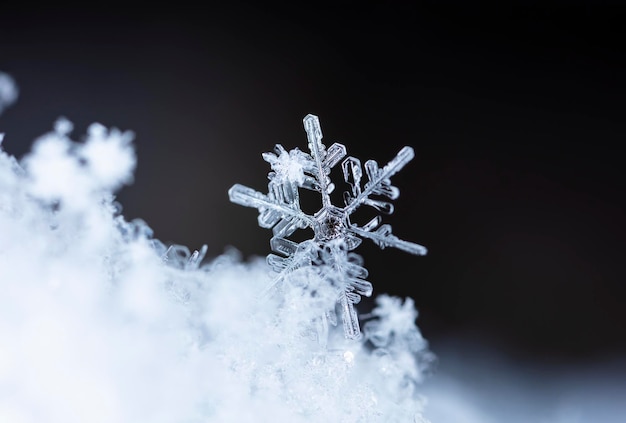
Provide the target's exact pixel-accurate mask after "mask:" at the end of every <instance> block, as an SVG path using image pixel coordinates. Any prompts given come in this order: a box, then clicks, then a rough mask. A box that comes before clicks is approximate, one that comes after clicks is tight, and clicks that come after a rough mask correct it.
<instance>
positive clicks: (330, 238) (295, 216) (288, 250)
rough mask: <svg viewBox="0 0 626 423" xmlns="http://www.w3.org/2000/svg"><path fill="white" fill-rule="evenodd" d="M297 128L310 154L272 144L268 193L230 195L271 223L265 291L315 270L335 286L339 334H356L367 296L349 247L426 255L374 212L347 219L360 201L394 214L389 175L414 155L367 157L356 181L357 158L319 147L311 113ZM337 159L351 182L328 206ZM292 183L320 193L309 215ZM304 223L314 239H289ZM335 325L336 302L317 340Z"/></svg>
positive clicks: (407, 151) (408, 151) (341, 149)
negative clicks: (360, 219)
mask: <svg viewBox="0 0 626 423" xmlns="http://www.w3.org/2000/svg"><path fill="white" fill-rule="evenodd" d="M304 128H305V131H306V134H307V138H308V144H309V150H310V153H308V154H307V153H305V152H303V151H300V150H299V149H297V148H296V149H293V150H291V151H289V152H287V151H286V150H285V149H284V148H283V146H281V145H280V144H278V145H276V147H275V149H274V151H275V152H274V153H265V154H263V158H264V159H265V161H267V162H268V163H269V164H270V166H271V168H272V171H271V172H270V173H269V175H268V177H269V184H268V194H263V193H260V192H258V191H255V190H253V189H252V188H249V187H246V186H243V185H239V184H236V185H234V186H233V187H232V188H231V189H230V190H229V196H230V200H231V201H233V202H235V203H237V204H241V205H243V206H248V207H255V208H257V209H258V210H259V218H258V221H259V225H260V226H261V227H264V228H272V231H273V237H272V238H271V240H270V246H271V249H272V251H273V252H275V253H277V254H270V255H268V257H267V261H268V263H269V264H270V265H271V267H272V269H273V270H274V271H275V272H276V277H275V278H274V280H273V282H272V284H271V286H270V288H269V289H272V288H273V287H274V286H276V285H277V284H278V283H279V282H281V281H282V280H284V278H285V277H286V276H287V275H290V274H292V273H293V272H295V271H297V270H299V269H303V268H307V269H309V270H312V271H314V272H316V273H317V274H318V275H319V276H321V279H322V280H324V281H326V282H329V283H330V284H331V285H332V286H333V287H334V288H335V290H336V291H337V303H338V304H339V308H340V310H341V318H342V321H343V328H344V334H345V336H346V338H349V339H358V338H359V337H360V336H361V330H360V327H359V320H358V317H357V313H356V310H355V307H354V305H355V304H357V303H359V301H360V300H361V295H365V296H370V295H371V294H372V284H371V283H370V282H368V281H367V280H366V278H367V275H368V273H367V270H366V269H365V268H364V267H363V260H362V259H361V257H360V256H359V255H357V254H355V253H352V252H351V251H352V250H354V249H355V248H356V247H358V246H359V244H360V243H361V239H362V238H366V239H370V240H372V241H373V242H374V243H376V244H377V245H378V246H379V247H381V248H385V247H394V248H398V249H401V250H404V251H406V252H409V253H412V254H417V255H423V254H426V248H425V247H423V246H421V245H418V244H415V243H412V242H408V241H403V240H401V239H399V238H398V237H396V236H395V235H393V234H392V232H391V226H390V225H388V224H382V217H381V215H380V214H377V215H376V216H375V217H374V218H373V219H371V220H370V221H369V222H368V223H366V224H364V225H362V226H359V225H358V224H356V223H354V222H352V221H351V215H352V214H353V213H354V212H355V211H356V210H357V209H358V208H359V207H361V206H370V207H373V208H374V209H376V210H377V211H378V212H380V213H384V214H391V213H393V204H391V203H390V202H389V201H387V199H390V200H395V199H396V198H398V195H399V190H398V188H396V187H394V186H393V185H391V180H390V178H391V177H392V176H393V175H394V174H396V173H397V172H398V171H400V169H402V168H403V167H404V166H405V165H406V164H407V163H408V162H409V161H410V160H411V159H412V158H413V157H414V152H413V149H412V148H411V147H404V148H402V149H401V150H400V152H399V153H398V154H397V155H396V157H395V158H394V159H393V160H391V161H390V162H389V163H388V164H387V165H385V166H384V167H383V168H382V169H381V168H380V167H379V166H378V163H377V162H376V161H374V160H368V161H367V162H365V174H366V176H367V182H366V183H365V184H364V185H362V183H361V180H362V178H363V167H362V166H361V162H360V160H359V159H357V158H355V157H347V158H345V159H344V157H345V156H346V147H345V146H344V145H343V144H339V143H334V144H333V145H331V146H330V147H328V148H326V146H325V145H324V144H323V143H322V130H321V128H320V123H319V119H318V117H317V116H314V115H311V114H309V115H307V116H306V117H305V118H304ZM342 159H343V162H341V161H342ZM339 162H341V168H342V170H343V176H344V179H345V182H346V183H347V184H349V185H350V187H351V190H350V191H346V192H344V205H343V207H338V206H335V205H333V204H332V202H331V198H330V195H331V193H332V192H333V190H334V188H335V185H334V184H333V183H332V181H331V179H330V172H331V169H332V168H333V167H334V166H336V165H337V164H338V163H339ZM299 188H304V189H307V190H312V191H316V192H318V193H320V195H321V203H322V206H321V208H320V209H319V210H318V211H317V212H316V213H314V214H312V215H310V214H306V213H304V212H303V211H302V209H301V207H300V201H299V192H298V189H299ZM381 197H382V198H383V199H381ZM385 197H386V199H385ZM304 228H311V229H312V230H313V233H314V237H313V239H311V240H307V241H304V242H300V243H297V242H294V241H292V240H290V239H288V237H289V236H290V235H292V234H293V233H294V232H295V231H296V230H298V229H304ZM336 322H337V319H336V313H335V307H333V306H331V307H330V308H329V309H327V310H325V311H324V313H323V314H322V315H321V316H320V317H319V320H318V338H319V340H320V342H321V343H324V342H325V340H326V338H327V336H328V323H331V324H333V325H336Z"/></svg>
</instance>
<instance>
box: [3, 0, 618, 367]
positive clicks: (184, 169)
mask: <svg viewBox="0 0 626 423" xmlns="http://www.w3.org/2000/svg"><path fill="white" fill-rule="evenodd" d="M230 4H231V6H230V7H228V9H227V8H225V7H219V8H216V7H212V6H210V5H209V4H208V3H207V4H205V5H203V6H201V7H196V8H191V7H183V5H182V4H180V5H179V4H176V3H171V4H168V5H167V6H164V7H163V8H160V7H159V6H156V5H155V4H152V5H151V6H150V7H149V8H147V9H146V8H134V6H131V5H129V4H126V5H120V6H117V5H113V4H111V3H107V4H106V5H98V4H89V5H86V6H84V7H82V8H80V7H76V6H74V7H63V6H59V5H58V4H57V5H54V6H50V5H49V6H45V7H41V8H36V9H33V8H28V9H27V8H23V9H17V8H15V7H13V6H10V5H9V6H6V7H5V6H3V10H2V12H1V13H0V70H2V71H5V72H8V73H10V74H11V75H12V76H13V77H14V78H15V79H16V81H17V82H18V84H19V86H20V99H19V100H18V103H17V104H16V105H15V106H14V107H13V108H11V109H9V110H7V111H6V112H5V114H4V115H3V116H2V117H1V118H0V130H2V131H3V132H6V133H7V135H6V138H5V141H4V148H5V149H6V150H7V151H8V152H10V153H12V154H14V155H17V156H20V155H22V154H24V153H25V152H26V151H27V150H28V148H29V146H30V144H31V142H32V140H33V139H34V138H35V137H37V136H38V135H41V134H42V133H44V132H45V131H48V130H49V129H50V128H51V125H52V122H53V121H54V120H55V119H56V118H57V117H59V116H66V117H67V118H69V119H70V120H72V121H73V122H75V124H76V133H77V134H80V133H83V132H84V130H85V128H86V126H87V125H88V124H89V123H91V122H93V121H98V122H101V123H103V124H105V125H108V126H115V127H118V128H121V129H130V130H133V131H134V132H135V133H136V145H137V151H138V157H139V165H138V168H137V172H136V178H135V183H134V185H132V186H131V187H128V188H125V189H124V190H123V191H122V192H121V193H120V195H119V199H120V201H121V202H122V203H123V205H124V213H125V215H126V216H127V218H134V217H141V218H143V219H144V220H146V221H147V222H148V223H149V224H150V226H151V227H152V228H153V229H154V230H155V236H156V237H157V238H159V239H162V240H164V241H169V242H176V243H181V244H186V245H189V246H190V247H192V248H198V247H200V246H201V245H202V244H204V243H207V244H208V246H209V255H210V256H215V255H217V254H219V253H221V252H222V251H223V250H224V248H225V247H227V246H230V245H232V246H235V247H236V248H238V249H239V250H241V251H242V252H243V254H244V256H246V257H249V256H252V255H265V254H267V253H268V251H269V245H268V240H269V238H270V232H269V231H267V230H265V229H261V228H258V227H257V223H256V211H255V210H253V209H248V208H243V207H240V206H236V205H233V204H231V203H229V201H228V197H227V190H228V188H229V187H230V186H231V185H233V184H234V183H242V184H245V185H249V186H252V187H254V188H256V189H259V190H265V188H266V179H265V176H266V173H267V171H268V168H269V166H268V165H267V163H265V162H264V161H263V160H262V159H261V153H262V152H265V151H270V150H271V149H272V147H273V145H274V144H275V143H281V144H283V146H285V147H286V148H287V149H291V148H294V147H299V148H301V149H306V137H305V133H304V131H303V128H302V118H303V117H304V116H305V115H306V114H307V113H313V114H316V115H318V116H319V117H320V120H321V124H322V130H323V132H324V135H325V140H326V142H327V145H329V144H330V143H332V142H335V141H337V142H341V143H344V144H345V145H346V146H347V148H348V152H349V154H351V155H354V156H356V157H359V158H360V159H361V160H362V161H365V160H367V159H369V158H374V159H377V160H378V161H379V163H380V164H381V165H383V164H384V163H386V162H387V161H388V160H390V159H391V158H393V156H394V155H395V154H396V153H397V151H398V150H399V149H400V148H402V146H404V145H410V146H412V147H413V148H414V149H415V151H416V158H415V159H414V160H413V161H412V162H411V163H410V164H409V165H408V166H406V167H405V169H403V171H402V172H401V173H400V174H398V175H397V176H395V177H394V180H393V181H394V183H395V185H397V186H398V187H399V188H400V189H401V196H400V198H399V199H398V201H397V202H396V212H395V214H394V215H392V216H390V217H388V218H387V219H386V221H387V222H388V223H391V224H392V225H393V227H394V233H395V234H396V235H398V236H400V237H401V238H404V239H407V240H411V241H414V242H418V243H420V244H423V245H426V246H427V247H428V248H429V254H428V256H426V257H413V256H410V255H408V254H406V253H403V252H398V251H394V250H389V249H388V250H384V251H379V250H378V248H376V247H374V246H372V245H370V244H367V245H366V243H364V245H363V246H362V247H361V248H360V249H359V252H360V253H361V254H362V255H363V256H364V257H365V260H366V264H367V267H368V268H369V270H370V278H369V279H370V280H371V281H372V283H373V284H374V288H375V292H376V293H381V292H387V293H391V294H394V295H401V296H411V297H413V298H414V299H415V301H416V304H417V306H418V308H419V310H420V318H419V325H420V327H421V329H422V331H423V332H424V335H425V336H426V337H427V338H428V339H430V340H431V341H432V342H433V348H434V349H435V351H436V350H437V342H438V340H440V339H444V338H446V337H463V338H465V339H468V340H469V341H471V342H476V343H482V342H491V343H493V344H494V345H496V346H498V348H502V349H504V350H506V351H508V353H509V354H512V355H519V356H523V357H532V358H538V359H542V360H559V361H564V360H587V361H592V360H593V361H598V360H603V359H605V358H607V357H609V356H615V355H621V354H624V353H625V352H626V341H625V339H624V334H625V326H626V311H625V307H624V300H626V288H625V283H624V282H625V281H624V275H625V272H624V252H625V248H624V238H625V235H626V230H625V228H626V226H625V225H624V217H625V216H624V193H623V189H624V182H625V178H624V173H625V172H624V165H623V161H624V158H623V154H622V144H623V142H624V140H625V139H626V106H625V103H624V102H625V99H626V48H625V47H624V45H625V43H624V41H625V40H626V37H625V35H626V29H625V26H624V24H623V22H624V19H625V18H626V9H625V8H623V7H617V6H607V5H605V6H596V7H590V6H586V7H583V6H572V5H571V4H569V5H568V6H567V7H565V6H563V7H561V6H556V5H552V6H546V4H545V3H544V4H543V6H542V7H538V6H537V7H530V6H526V7H525V8H518V7H513V6H510V7H506V8H493V7H490V8H469V7H467V6H466V7H463V8H459V7H456V6H453V5H452V4H450V3H447V4H446V5H445V6H444V5H438V4H433V3H429V2H421V3H416V4H413V5H411V6H407V5H406V4H408V3H403V2H398V3H392V2H385V3H382V2H379V3H378V4H377V5H375V6H364V5H362V4H360V5H359V4H348V3H335V4H334V5H327V4H323V3H314V2H311V3H309V5H308V6H306V7H305V6H304V3H303V4H301V5H299V6H290V7H287V8H283V7H279V6H277V5H267V4H266V5H264V6H256V5H252V4H247V3H242V2H234V3H230Z"/></svg>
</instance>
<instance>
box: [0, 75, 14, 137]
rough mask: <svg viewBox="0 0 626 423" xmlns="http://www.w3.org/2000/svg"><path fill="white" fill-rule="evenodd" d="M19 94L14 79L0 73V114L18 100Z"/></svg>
mask: <svg viewBox="0 0 626 423" xmlns="http://www.w3.org/2000/svg"><path fill="white" fill-rule="evenodd" d="M17 93H18V91H17V86H16V85H15V82H14V81H13V78H11V76H10V75H8V74H6V73H4V72H0V113H2V112H3V111H4V109H6V108H7V107H9V106H10V105H11V104H13V103H14V102H15V100H17ZM0 141H1V139H0Z"/></svg>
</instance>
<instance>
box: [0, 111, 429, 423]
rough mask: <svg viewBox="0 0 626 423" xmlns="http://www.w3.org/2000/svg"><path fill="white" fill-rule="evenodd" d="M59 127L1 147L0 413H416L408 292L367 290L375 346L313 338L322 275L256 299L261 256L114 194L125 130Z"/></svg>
mask: <svg viewBox="0 0 626 423" xmlns="http://www.w3.org/2000/svg"><path fill="white" fill-rule="evenodd" d="M71 131H72V125H71V123H70V122H69V121H67V120H65V119H61V120H59V121H58V122H57V124H56V125H55V127H54V130H52V131H51V132H50V133H48V134H45V135H43V136H42V137H41V138H40V139H38V140H36V142H35V143H34V147H33V149H32V152H31V153H29V154H27V155H26V156H25V157H24V158H23V159H22V160H21V161H18V160H16V159H15V158H14V157H12V156H10V155H8V154H6V153H5V152H3V151H2V150H0V292H1V293H2V294H1V295H0V422H8V423H42V422H46V423H74V422H76V423H78V422H81V423H82V422H90V423H98V422H102V423H105V422H106V423H137V422H149V423H160V422H163V423H166V422H167V423H195V422H259V421H273V422H413V421H418V422H419V421H422V420H421V411H422V406H423V398H422V397H421V395H419V385H418V382H420V380H421V377H422V372H423V368H424V366H425V363H426V361H428V360H424V358H425V357H428V354H429V353H428V352H427V350H426V343H425V342H424V341H423V340H422V339H421V337H420V335H419V331H418V330H417V328H416V327H415V322H414V320H415V316H416V314H411V313H410V312H409V313H408V314H407V311H406V307H407V306H408V307H410V308H411V309H412V308H413V303H412V302H410V301H409V302H403V301H402V300H401V299H395V300H394V301H389V297H385V296H382V297H381V301H382V302H381V303H380V304H381V307H383V308H384V310H382V309H381V312H380V313H378V314H373V315H372V316H378V320H379V321H380V327H382V328H384V330H385V336H386V337H387V338H386V340H385V341H384V342H382V344H381V345H377V346H376V347H374V346H372V345H371V344H368V341H367V338H366V337H363V338H362V339H361V340H358V341H348V340H346V339H344V337H343V333H342V331H341V330H339V331H332V332H331V338H330V340H329V343H328V346H327V347H326V348H322V347H321V346H320V345H319V343H318V342H317V340H316V339H315V337H314V336H311V334H312V333H313V324H312V319H313V318H314V317H315V316H317V315H318V313H319V311H320V310H323V309H326V308H327V307H328V304H325V302H327V301H335V299H334V295H332V294H333V293H334V291H332V292H331V291H329V292H325V289H329V290H330V289H332V288H331V287H328V288H325V286H324V285H315V283H316V281H317V279H314V280H307V279H306V278H304V279H303V278H302V277H301V276H302V275H299V277H298V278H296V279H297V280H296V279H294V281H291V282H290V281H286V283H285V284H284V285H283V289H282V291H281V295H275V296H270V297H267V298H259V296H258V294H259V293H260V292H262V291H263V290H264V289H265V288H266V287H267V286H268V284H269V283H270V279H269V276H268V274H269V269H268V266H267V265H266V263H265V262H264V261H261V260H249V261H247V262H244V261H242V260H241V258H240V257H239V256H238V255H237V253H236V252H231V253H227V254H224V255H222V256H220V257H217V258H214V259H213V260H207V261H206V262H204V263H202V264H200V263H199V261H196V260H194V259H191V258H190V257H189V252H188V250H187V249H186V248H185V247H180V246H178V247H175V250H169V251H168V250H167V249H166V246H165V245H163V244H162V243H161V242H159V241H158V240H156V239H153V238H152V231H151V230H150V228H149V227H148V226H147V225H146V224H145V223H144V222H142V221H140V220H137V221H133V222H127V221H126V220H125V219H124V218H123V216H121V215H120V214H119V207H118V206H117V204H116V203H115V201H114V192H115V190H117V189H119V188H120V187H121V186H122V185H123V184H126V183H129V182H130V181H132V172H133V169H134V167H135V155H134V151H133V149H132V145H131V139H132V134H130V133H128V132H122V131H119V130H116V129H111V130H108V129H106V128H104V127H103V126H101V125H99V124H94V125H92V126H91V127H90V128H89V130H88V134H87V136H86V139H85V141H84V142H81V143H78V142H74V141H72V139H71V138H70V134H71ZM166 195H167V193H164V196H166ZM174 251H175V252H174ZM200 258H201V257H200ZM385 298H386V300H385ZM403 304H404V305H403ZM394 307H395V308H394ZM397 313H399V314H397ZM398 316H400V317H402V316H404V317H405V318H404V319H402V318H400V320H401V321H402V324H401V326H399V327H394V326H393V322H394V321H395V320H398ZM406 316H408V317H409V320H410V321H409V322H407V320H406ZM394 319H395V320H394ZM373 320H374V319H373ZM407 337H408V338H407ZM416 337H417V341H420V342H415V341H416ZM407 339H410V340H411V342H408V341H407Z"/></svg>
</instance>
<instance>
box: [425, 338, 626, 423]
mask: <svg viewBox="0 0 626 423" xmlns="http://www.w3.org/2000/svg"><path fill="white" fill-rule="evenodd" d="M437 353H438V357H439V359H440V363H439V369H438V371H437V372H436V374H435V375H433V377H431V378H430V379H429V380H428V381H427V382H426V383H425V384H424V386H423V393H424V395H426V396H427V398H428V404H427V406H426V411H425V413H424V414H425V416H426V417H428V418H429V419H430V420H431V421H432V422H438V423H500V422H507V423H527V422H536V423H587V422H589V423H591V422H602V423H623V422H624V421H626V401H625V400H626V360H624V359H620V358H606V359H602V360H600V359H598V361H597V362H595V363H594V364H590V363H588V362H587V363H577V364H564V363H554V362H552V363H536V362H530V361H524V360H518V359H514V358H513V357H512V356H511V355H510V354H508V353H505V352H503V351H499V350H498V348H496V347H494V346H492V345H486V344H480V343H476V342H470V341H467V340H459V339H457V340H448V341H447V342H443V343H442V346H441V347H440V348H438V349H437Z"/></svg>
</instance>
